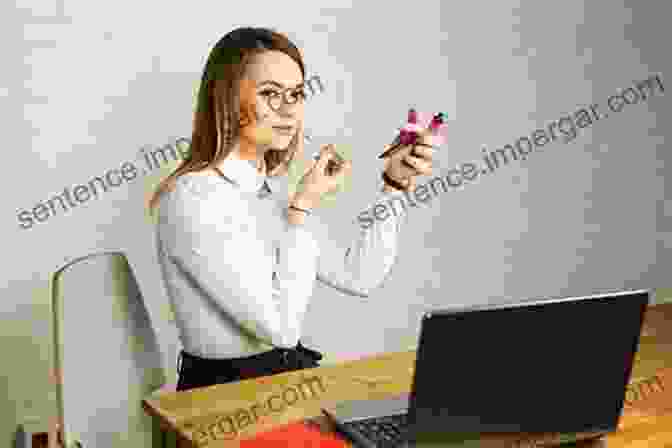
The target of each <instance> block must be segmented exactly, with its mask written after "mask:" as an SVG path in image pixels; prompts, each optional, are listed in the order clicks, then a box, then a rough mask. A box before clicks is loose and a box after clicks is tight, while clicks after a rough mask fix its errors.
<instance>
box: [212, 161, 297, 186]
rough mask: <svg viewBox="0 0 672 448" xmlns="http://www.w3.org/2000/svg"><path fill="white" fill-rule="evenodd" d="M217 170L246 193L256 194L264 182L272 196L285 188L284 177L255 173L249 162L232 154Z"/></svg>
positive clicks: (255, 170)
mask: <svg viewBox="0 0 672 448" xmlns="http://www.w3.org/2000/svg"><path fill="white" fill-rule="evenodd" d="M219 168H220V170H221V171H222V173H224V175H225V176H226V177H228V178H229V179H231V180H232V181H234V182H235V183H236V184H237V185H238V187H239V188H241V189H242V190H243V191H245V192H247V193H258V192H259V191H260V190H261V189H262V187H263V185H264V181H265V182H266V184H267V185H268V187H269V189H270V190H271V193H273V194H276V193H278V192H280V191H281V190H282V188H283V187H284V188H286V182H285V179H284V178H285V177H286V176H273V177H267V176H266V175H265V174H263V173H260V172H259V171H257V169H256V168H255V167H254V166H253V165H252V164H251V163H250V161H249V160H243V159H241V158H240V157H238V155H236V154H235V153H233V152H231V153H230V154H229V155H228V157H227V158H226V159H225V160H224V163H222V164H221V165H220V167H219Z"/></svg>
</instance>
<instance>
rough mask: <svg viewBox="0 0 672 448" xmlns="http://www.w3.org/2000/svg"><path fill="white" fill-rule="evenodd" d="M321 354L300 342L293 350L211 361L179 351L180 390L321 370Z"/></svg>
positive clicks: (270, 351)
mask: <svg viewBox="0 0 672 448" xmlns="http://www.w3.org/2000/svg"><path fill="white" fill-rule="evenodd" d="M321 359H322V354H321V353H320V352H317V351H315V350H310V349H308V348H306V347H304V346H303V345H301V342H299V343H298V344H297V346H296V347H294V348H291V349H282V348H274V349H273V350H269V351H267V352H264V353H260V354H258V355H252V356H247V357H243V358H230V359H208V358H201V357H199V356H195V355H192V354H190V353H187V352H185V351H184V350H181V351H180V355H179V356H178V367H177V372H178V375H179V379H178V381H177V390H178V391H183V390H189V389H193V388H196V387H207V386H212V385H214V384H224V383H232V382H235V381H241V380H246V379H251V378H258V377H261V376H268V375H276V374H278V373H284V372H291V371H294V370H301V369H309V368H313V367H319V364H318V363H317V361H319V360H321Z"/></svg>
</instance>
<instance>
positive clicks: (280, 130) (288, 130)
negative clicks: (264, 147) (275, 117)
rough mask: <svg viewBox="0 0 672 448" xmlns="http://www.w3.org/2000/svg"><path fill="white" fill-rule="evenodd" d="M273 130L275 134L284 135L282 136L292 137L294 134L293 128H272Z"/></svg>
mask: <svg viewBox="0 0 672 448" xmlns="http://www.w3.org/2000/svg"><path fill="white" fill-rule="evenodd" d="M273 129H274V130H275V131H276V132H277V133H279V134H284V135H292V134H293V133H294V127H293V126H273Z"/></svg>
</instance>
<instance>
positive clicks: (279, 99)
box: [260, 86, 306, 112]
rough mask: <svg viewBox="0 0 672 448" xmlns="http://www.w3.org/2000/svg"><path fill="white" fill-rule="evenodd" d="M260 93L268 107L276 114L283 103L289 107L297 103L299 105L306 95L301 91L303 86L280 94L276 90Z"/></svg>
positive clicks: (285, 90)
mask: <svg viewBox="0 0 672 448" xmlns="http://www.w3.org/2000/svg"><path fill="white" fill-rule="evenodd" d="M260 93H261V95H262V96H263V97H265V98H266V103H267V104H268V107H270V108H271V109H273V110H274V111H276V112H277V111H278V110H280V108H281V107H282V104H283V103H285V104H289V105H293V104H297V103H299V104H300V103H303V100H304V99H305V98H306V93H305V92H304V90H303V86H302V87H290V88H287V89H284V90H282V91H280V92H278V91H277V90H272V89H266V90H262V91H261V92H260ZM288 94H289V95H288Z"/></svg>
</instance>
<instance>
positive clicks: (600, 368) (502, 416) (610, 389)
mask: <svg viewBox="0 0 672 448" xmlns="http://www.w3.org/2000/svg"><path fill="white" fill-rule="evenodd" d="M649 297H650V291H648V290H639V291H622V292H615V293H608V294H600V295H592V296H587V297H575V298H563V299H548V300H534V301H525V302H519V303H515V304H505V305H494V306H493V305H488V306H478V307H472V308H467V309H459V310H445V309H444V310H440V311H435V312H430V313H426V314H425V315H424V316H423V319H422V322H421V329H420V341H419V345H418V352H417V357H416V363H415V373H414V377H413V386H412V389H411V393H410V394H408V395H404V396H401V397H394V398H390V399H386V400H374V401H370V400H366V401H351V402H345V403H340V404H338V405H336V406H335V407H333V408H331V409H324V410H323V412H324V413H325V414H326V415H328V416H329V417H330V418H331V420H332V421H333V422H334V423H335V426H336V427H337V428H338V429H339V430H340V431H341V432H343V433H344V434H345V435H346V436H349V438H350V439H351V440H352V441H353V442H354V443H355V445H357V446H360V447H366V448H369V447H376V448H378V447H416V446H417V447H430V446H432V447H434V446H435V447H438V446H441V447H447V448H449V447H471V446H484V447H485V446H487V447H491V446H492V447H497V446H502V447H504V446H507V447H510V446H519V445H516V444H515V443H512V442H515V441H517V443H518V444H520V443H522V441H523V440H526V441H527V443H528V445H525V446H548V445H558V444H560V443H566V442H572V441H577V440H581V439H588V438H596V437H601V436H602V435H604V434H607V433H609V432H612V431H615V430H616V428H617V426H618V421H619V418H620V415H621V411H622V409H623V402H624V400H625V391H626V387H627V385H628V382H629V380H630V373H631V370H632V365H633V360H634V355H635V353H636V351H637V347H638V345H639V336H640V332H641V329H642V323H643V319H644V314H645V311H646V308H647V306H648V304H649ZM486 441H487V442H488V443H486ZM498 441H500V443H497V442H498ZM530 443H532V444H530ZM520 446H522V445H520Z"/></svg>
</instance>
